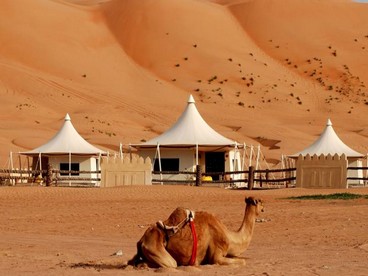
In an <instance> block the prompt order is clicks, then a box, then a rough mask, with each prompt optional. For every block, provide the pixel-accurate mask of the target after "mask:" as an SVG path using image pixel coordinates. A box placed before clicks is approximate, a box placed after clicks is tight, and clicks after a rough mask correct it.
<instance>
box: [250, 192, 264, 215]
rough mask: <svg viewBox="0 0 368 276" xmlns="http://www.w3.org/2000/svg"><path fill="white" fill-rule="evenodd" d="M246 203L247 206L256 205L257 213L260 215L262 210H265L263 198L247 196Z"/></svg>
mask: <svg viewBox="0 0 368 276" xmlns="http://www.w3.org/2000/svg"><path fill="white" fill-rule="evenodd" d="M245 203H246V204H247V206H248V205H249V206H256V214H257V215H258V214H259V213H261V212H264V207H263V202H262V200H261V199H255V198H254V197H252V196H250V197H246V198H245Z"/></svg>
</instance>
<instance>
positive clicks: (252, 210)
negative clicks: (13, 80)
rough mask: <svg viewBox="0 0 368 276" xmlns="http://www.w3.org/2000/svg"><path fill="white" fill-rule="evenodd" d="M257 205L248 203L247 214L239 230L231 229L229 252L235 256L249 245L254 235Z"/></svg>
mask: <svg viewBox="0 0 368 276" xmlns="http://www.w3.org/2000/svg"><path fill="white" fill-rule="evenodd" d="M256 208H257V207H256V206H254V205H247V206H246V208H245V214H244V218H243V222H242V224H241V226H240V228H239V230H238V231H236V232H235V231H229V233H228V234H229V235H228V237H229V240H230V247H229V254H230V255H233V256H237V255H240V254H241V253H243V252H244V251H245V250H246V249H247V247H248V246H249V243H250V240H251V238H252V235H253V229H254V225H255V220H256Z"/></svg>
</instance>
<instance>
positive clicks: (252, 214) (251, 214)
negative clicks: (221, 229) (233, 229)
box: [237, 205, 257, 235]
mask: <svg viewBox="0 0 368 276" xmlns="http://www.w3.org/2000/svg"><path fill="white" fill-rule="evenodd" d="M256 208H257V207H256V206H254V205H247V207H246V208H245V212H244V218H243V222H242V224H241V225H240V228H239V230H238V231H237V233H239V234H240V235H242V234H243V235H244V234H245V235H247V234H248V235H249V234H250V235H251V234H252V233H253V229H254V224H255V221H256Z"/></svg>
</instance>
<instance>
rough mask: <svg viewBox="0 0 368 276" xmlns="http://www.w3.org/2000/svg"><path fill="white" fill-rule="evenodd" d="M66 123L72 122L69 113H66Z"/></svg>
mask: <svg viewBox="0 0 368 276" xmlns="http://www.w3.org/2000/svg"><path fill="white" fill-rule="evenodd" d="M65 121H70V116H69V113H66V115H65Z"/></svg>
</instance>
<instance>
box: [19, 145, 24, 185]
mask: <svg viewBox="0 0 368 276" xmlns="http://www.w3.org/2000/svg"><path fill="white" fill-rule="evenodd" d="M18 160H19V170H20V173H19V174H20V175H19V176H20V179H19V182H20V183H22V182H23V178H22V176H23V175H22V157H21V156H20V153H19V152H18Z"/></svg>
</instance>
